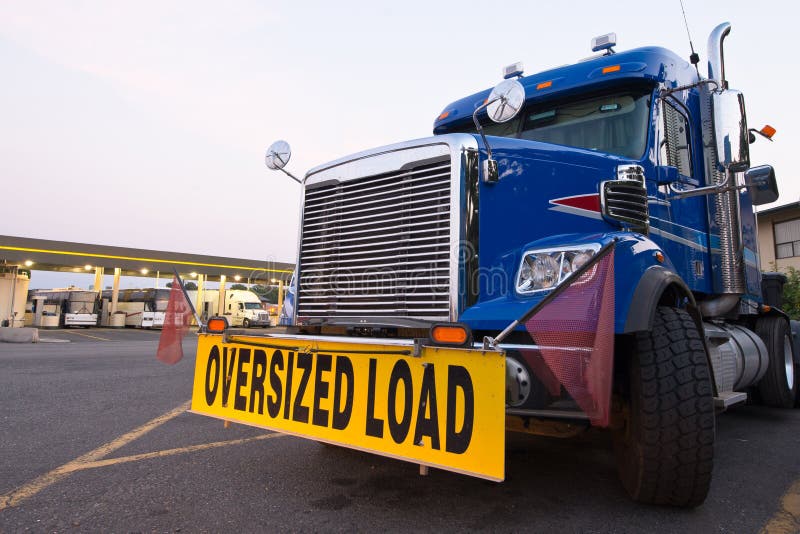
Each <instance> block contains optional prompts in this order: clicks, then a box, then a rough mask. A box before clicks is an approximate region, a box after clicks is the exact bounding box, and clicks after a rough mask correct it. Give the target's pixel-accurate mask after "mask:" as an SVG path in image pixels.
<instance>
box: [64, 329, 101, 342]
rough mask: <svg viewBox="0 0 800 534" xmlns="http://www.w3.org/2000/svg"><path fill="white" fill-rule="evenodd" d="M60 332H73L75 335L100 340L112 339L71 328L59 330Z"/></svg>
mask: <svg viewBox="0 0 800 534" xmlns="http://www.w3.org/2000/svg"><path fill="white" fill-rule="evenodd" d="M61 332H66V333H68V334H75V335H76V336H83V337H90V338H92V339H99V340H100V341H113V340H111V339H108V338H107V337H100V336H90V335H89V334H84V333H82V332H75V331H73V330H67V329H64V330H61Z"/></svg>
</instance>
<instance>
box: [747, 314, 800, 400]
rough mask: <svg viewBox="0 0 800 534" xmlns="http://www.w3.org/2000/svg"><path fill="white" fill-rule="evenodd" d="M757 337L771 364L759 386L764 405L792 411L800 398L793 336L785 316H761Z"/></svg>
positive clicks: (757, 327)
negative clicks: (763, 345) (796, 399)
mask: <svg viewBox="0 0 800 534" xmlns="http://www.w3.org/2000/svg"><path fill="white" fill-rule="evenodd" d="M756 334H758V337H760V338H761V339H762V341H764V344H765V345H766V346H767V354H768V355H769V365H768V366H767V372H766V373H765V374H764V377H763V378H762V379H761V381H760V382H759V383H758V392H759V394H760V396H761V402H763V403H764V404H766V405H767V406H774V407H776V408H792V407H793V406H794V403H795V398H796V395H797V381H796V380H795V376H794V358H793V356H792V333H791V331H790V330H789V323H788V322H787V321H786V319H784V318H783V317H761V318H759V320H758V321H757V322H756Z"/></svg>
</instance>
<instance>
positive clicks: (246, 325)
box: [242, 319, 250, 328]
mask: <svg viewBox="0 0 800 534" xmlns="http://www.w3.org/2000/svg"><path fill="white" fill-rule="evenodd" d="M242 327H243V328H250V321H249V320H248V319H245V320H243V321H242Z"/></svg>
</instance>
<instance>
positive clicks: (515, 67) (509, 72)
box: [503, 61, 525, 80]
mask: <svg viewBox="0 0 800 534" xmlns="http://www.w3.org/2000/svg"><path fill="white" fill-rule="evenodd" d="M524 71H525V68H524V67H523V66H522V62H521V61H517V62H516V63H514V64H512V65H509V66H507V67H503V79H505V80H507V79H509V78H513V77H514V76H516V77H517V78H519V77H521V76H522V73H523V72H524Z"/></svg>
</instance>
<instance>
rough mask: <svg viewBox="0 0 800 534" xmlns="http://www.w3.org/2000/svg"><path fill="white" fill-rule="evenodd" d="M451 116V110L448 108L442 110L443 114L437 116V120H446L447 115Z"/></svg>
mask: <svg viewBox="0 0 800 534" xmlns="http://www.w3.org/2000/svg"><path fill="white" fill-rule="evenodd" d="M449 116H450V110H447V111H442V114H441V115H439V117H437V118H436V120H437V121H443V120H445V119H446V118H447V117H449Z"/></svg>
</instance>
